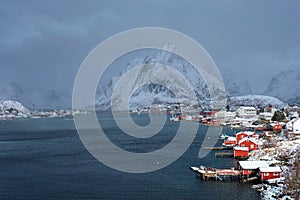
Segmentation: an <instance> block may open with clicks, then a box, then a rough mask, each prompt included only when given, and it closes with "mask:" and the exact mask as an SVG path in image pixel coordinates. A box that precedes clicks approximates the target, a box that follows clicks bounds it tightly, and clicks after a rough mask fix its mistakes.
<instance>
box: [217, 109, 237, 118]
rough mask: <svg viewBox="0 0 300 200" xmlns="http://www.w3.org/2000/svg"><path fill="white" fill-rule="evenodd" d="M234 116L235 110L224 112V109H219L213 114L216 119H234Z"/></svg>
mask: <svg viewBox="0 0 300 200" xmlns="http://www.w3.org/2000/svg"><path fill="white" fill-rule="evenodd" d="M235 116H236V113H235V112H226V111H222V110H221V111H219V112H216V113H215V114H214V118H216V119H225V120H230V119H234V118H235Z"/></svg>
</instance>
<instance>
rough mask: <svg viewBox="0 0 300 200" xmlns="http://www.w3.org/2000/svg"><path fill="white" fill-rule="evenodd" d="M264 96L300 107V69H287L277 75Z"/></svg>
mask: <svg viewBox="0 0 300 200" xmlns="http://www.w3.org/2000/svg"><path fill="white" fill-rule="evenodd" d="M264 94H266V95H269V96H274V97H277V98H279V99H281V100H283V101H286V102H288V103H290V104H298V105H300V67H298V68H293V69H285V70H283V71H281V72H280V73H278V74H277V75H275V76H274V77H273V78H272V79H271V81H270V83H269V85H268V86H267V88H266V89H265V91H264Z"/></svg>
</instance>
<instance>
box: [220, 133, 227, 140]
mask: <svg viewBox="0 0 300 200" xmlns="http://www.w3.org/2000/svg"><path fill="white" fill-rule="evenodd" d="M228 137H229V135H227V134H226V133H223V134H222V135H220V139H223V140H225V139H227V138H228Z"/></svg>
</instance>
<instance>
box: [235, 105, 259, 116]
mask: <svg viewBox="0 0 300 200" xmlns="http://www.w3.org/2000/svg"><path fill="white" fill-rule="evenodd" d="M236 114H237V116H238V117H242V118H253V117H255V116H256V109H255V108H254V107H252V106H251V107H246V106H241V107H239V108H238V109H237V111H236Z"/></svg>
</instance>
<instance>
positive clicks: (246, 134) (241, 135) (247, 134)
mask: <svg viewBox="0 0 300 200" xmlns="http://www.w3.org/2000/svg"><path fill="white" fill-rule="evenodd" d="M256 136H258V135H256V133H255V132H250V131H244V132H239V133H237V134H236V143H237V144H238V143H239V141H240V140H242V139H243V138H246V137H253V138H254V137H256Z"/></svg>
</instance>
